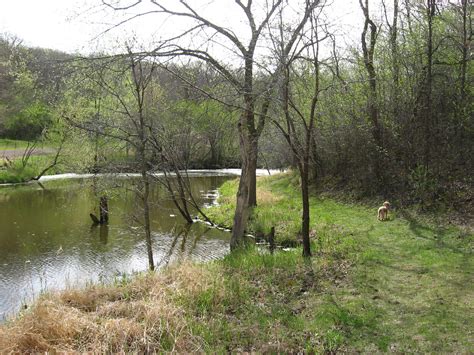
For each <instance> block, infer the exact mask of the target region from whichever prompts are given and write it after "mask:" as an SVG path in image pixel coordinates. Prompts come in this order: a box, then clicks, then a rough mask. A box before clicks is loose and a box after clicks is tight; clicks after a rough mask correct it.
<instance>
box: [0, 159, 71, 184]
mask: <svg viewBox="0 0 474 355" xmlns="http://www.w3.org/2000/svg"><path fill="white" fill-rule="evenodd" d="M53 160H54V156H52V155H39V156H31V157H30V158H29V160H28V164H27V165H26V166H23V164H22V162H21V159H14V160H13V161H12V163H11V164H7V165H4V166H3V167H2V166H0V184H7V183H9V184H10V183H21V182H26V181H30V180H31V179H32V178H34V177H36V176H38V175H39V174H40V173H41V171H42V170H43V169H44V168H45V167H47V166H49V165H50V164H51V162H52V161H53ZM0 164H1V159H0ZM62 172H63V167H62V166H61V164H58V165H56V166H54V167H53V168H51V169H50V170H48V171H47V172H46V175H52V174H61V173H62Z"/></svg>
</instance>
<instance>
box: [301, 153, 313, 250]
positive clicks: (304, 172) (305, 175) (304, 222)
mask: <svg viewBox="0 0 474 355" xmlns="http://www.w3.org/2000/svg"><path fill="white" fill-rule="evenodd" d="M299 168H300V169H299V170H300V175H301V198H302V202H303V213H302V216H301V234H302V237H303V257H306V258H307V257H310V256H311V244H310V240H309V218H310V217H309V172H308V164H307V163H306V162H305V163H303V164H299Z"/></svg>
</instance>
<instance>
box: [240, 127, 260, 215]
mask: <svg viewBox="0 0 474 355" xmlns="http://www.w3.org/2000/svg"><path fill="white" fill-rule="evenodd" d="M249 150H250V153H249V157H248V158H249V162H248V166H247V174H248V179H249V202H248V203H249V207H255V206H257V159H258V137H257V136H255V135H252V137H251V139H250V146H249ZM242 173H243V172H242Z"/></svg>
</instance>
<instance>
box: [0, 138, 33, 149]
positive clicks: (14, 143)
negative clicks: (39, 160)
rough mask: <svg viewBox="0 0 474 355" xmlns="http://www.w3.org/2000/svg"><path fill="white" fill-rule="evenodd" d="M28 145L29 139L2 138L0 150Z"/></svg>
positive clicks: (21, 147) (22, 147) (0, 139)
mask: <svg viewBox="0 0 474 355" xmlns="http://www.w3.org/2000/svg"><path fill="white" fill-rule="evenodd" d="M27 146H28V142H27V141H20V140H14V139H5V138H0V150H14V149H24V148H26V147H27Z"/></svg>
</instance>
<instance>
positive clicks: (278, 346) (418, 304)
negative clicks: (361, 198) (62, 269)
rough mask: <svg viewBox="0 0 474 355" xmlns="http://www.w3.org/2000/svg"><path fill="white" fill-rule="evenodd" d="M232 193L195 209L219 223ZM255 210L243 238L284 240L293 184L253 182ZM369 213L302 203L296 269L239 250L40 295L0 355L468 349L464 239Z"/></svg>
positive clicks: (228, 212) (473, 337)
mask: <svg viewBox="0 0 474 355" xmlns="http://www.w3.org/2000/svg"><path fill="white" fill-rule="evenodd" d="M236 188H237V184H236V182H235V181H230V182H227V183H225V184H224V185H223V186H222V188H221V189H220V192H221V197H220V205H219V206H217V207H213V208H212V209H210V211H209V214H210V215H212V217H213V218H214V219H215V220H217V221H219V222H220V223H222V224H224V225H230V222H231V217H232V213H233V208H234V206H233V204H234V196H235V192H236ZM258 203H259V205H258V207H257V208H256V209H255V210H254V211H253V218H252V221H251V222H250V225H249V230H252V231H253V230H261V231H267V230H268V229H269V228H270V227H271V226H276V227H277V240H280V241H281V240H283V241H284V240H288V239H291V238H293V239H295V235H296V233H297V232H298V230H299V221H300V216H299V215H300V210H301V207H300V202H299V191H298V186H297V178H296V177H295V176H293V175H280V176H274V177H271V178H261V179H259V181H258ZM377 207H378V204H377V203H374V206H373V208H369V207H367V206H360V205H356V204H353V205H349V204H347V203H340V202H338V201H335V200H331V199H328V198H323V199H322V198H318V197H312V198H311V221H312V228H313V229H314V230H315V231H316V235H315V237H314V238H313V239H312V250H313V254H314V256H313V257H312V258H311V259H310V260H303V258H302V257H301V252H302V251H301V248H295V249H289V250H287V251H278V252H276V253H275V254H274V255H271V254H269V253H268V252H267V251H266V250H265V249H260V248H258V247H256V246H249V247H248V248H247V249H244V250H241V251H238V252H235V253H232V254H230V255H228V256H227V257H225V258H224V259H223V260H219V261H215V262H212V263H207V264H201V265H196V264H189V263H188V264H184V265H179V266H173V267H170V268H168V269H165V270H163V271H162V272H159V273H156V274H145V275H142V276H137V277H133V278H130V279H127V280H124V281H123V282H121V283H120V284H116V285H110V286H103V285H97V286H91V288H89V289H85V290H78V291H65V292H63V293H62V294H60V295H59V296H54V295H52V296H47V295H46V296H45V297H46V298H45V299H44V300H40V303H39V304H38V305H37V306H35V307H32V309H31V311H30V313H25V314H24V315H23V316H22V317H21V318H19V319H18V320H16V321H13V322H11V323H10V324H8V325H7V327H4V328H2V327H1V326H0V352H2V349H3V350H8V351H17V352H25V351H28V350H32V349H33V350H36V351H43V352H44V351H48V350H50V351H52V350H54V349H56V350H65V351H68V350H69V351H71V350H78V351H91V350H94V349H95V350H97V349H100V351H101V352H120V351H122V352H123V351H127V352H144V351H150V350H154V351H157V352H166V351H176V352H210V353H223V352H243V351H246V352H247V351H248V352H250V351H256V352H270V353H279V352H283V353H286V352H308V353H309V352H314V353H336V352H349V353H359V352H361V353H367V354H372V353H380V352H396V353H473V352H474V347H473V345H472V344H474V331H473V329H474V312H473V311H474V287H473V280H474V258H473V255H472V253H473V247H474V236H473V234H472V231H469V230H468V229H467V228H459V227H454V226H437V225H432V224H429V223H426V222H421V219H420V217H419V216H417V217H415V216H413V215H411V214H410V212H409V211H399V212H398V213H393V214H391V216H390V220H388V221H386V222H379V221H377V218H376V216H375V214H376V210H377ZM48 297H49V298H48ZM58 317H59V318H61V319H64V320H65V321H64V322H56V320H57V319H58ZM120 334H122V335H120ZM2 340H3V342H4V345H3V347H2Z"/></svg>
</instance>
